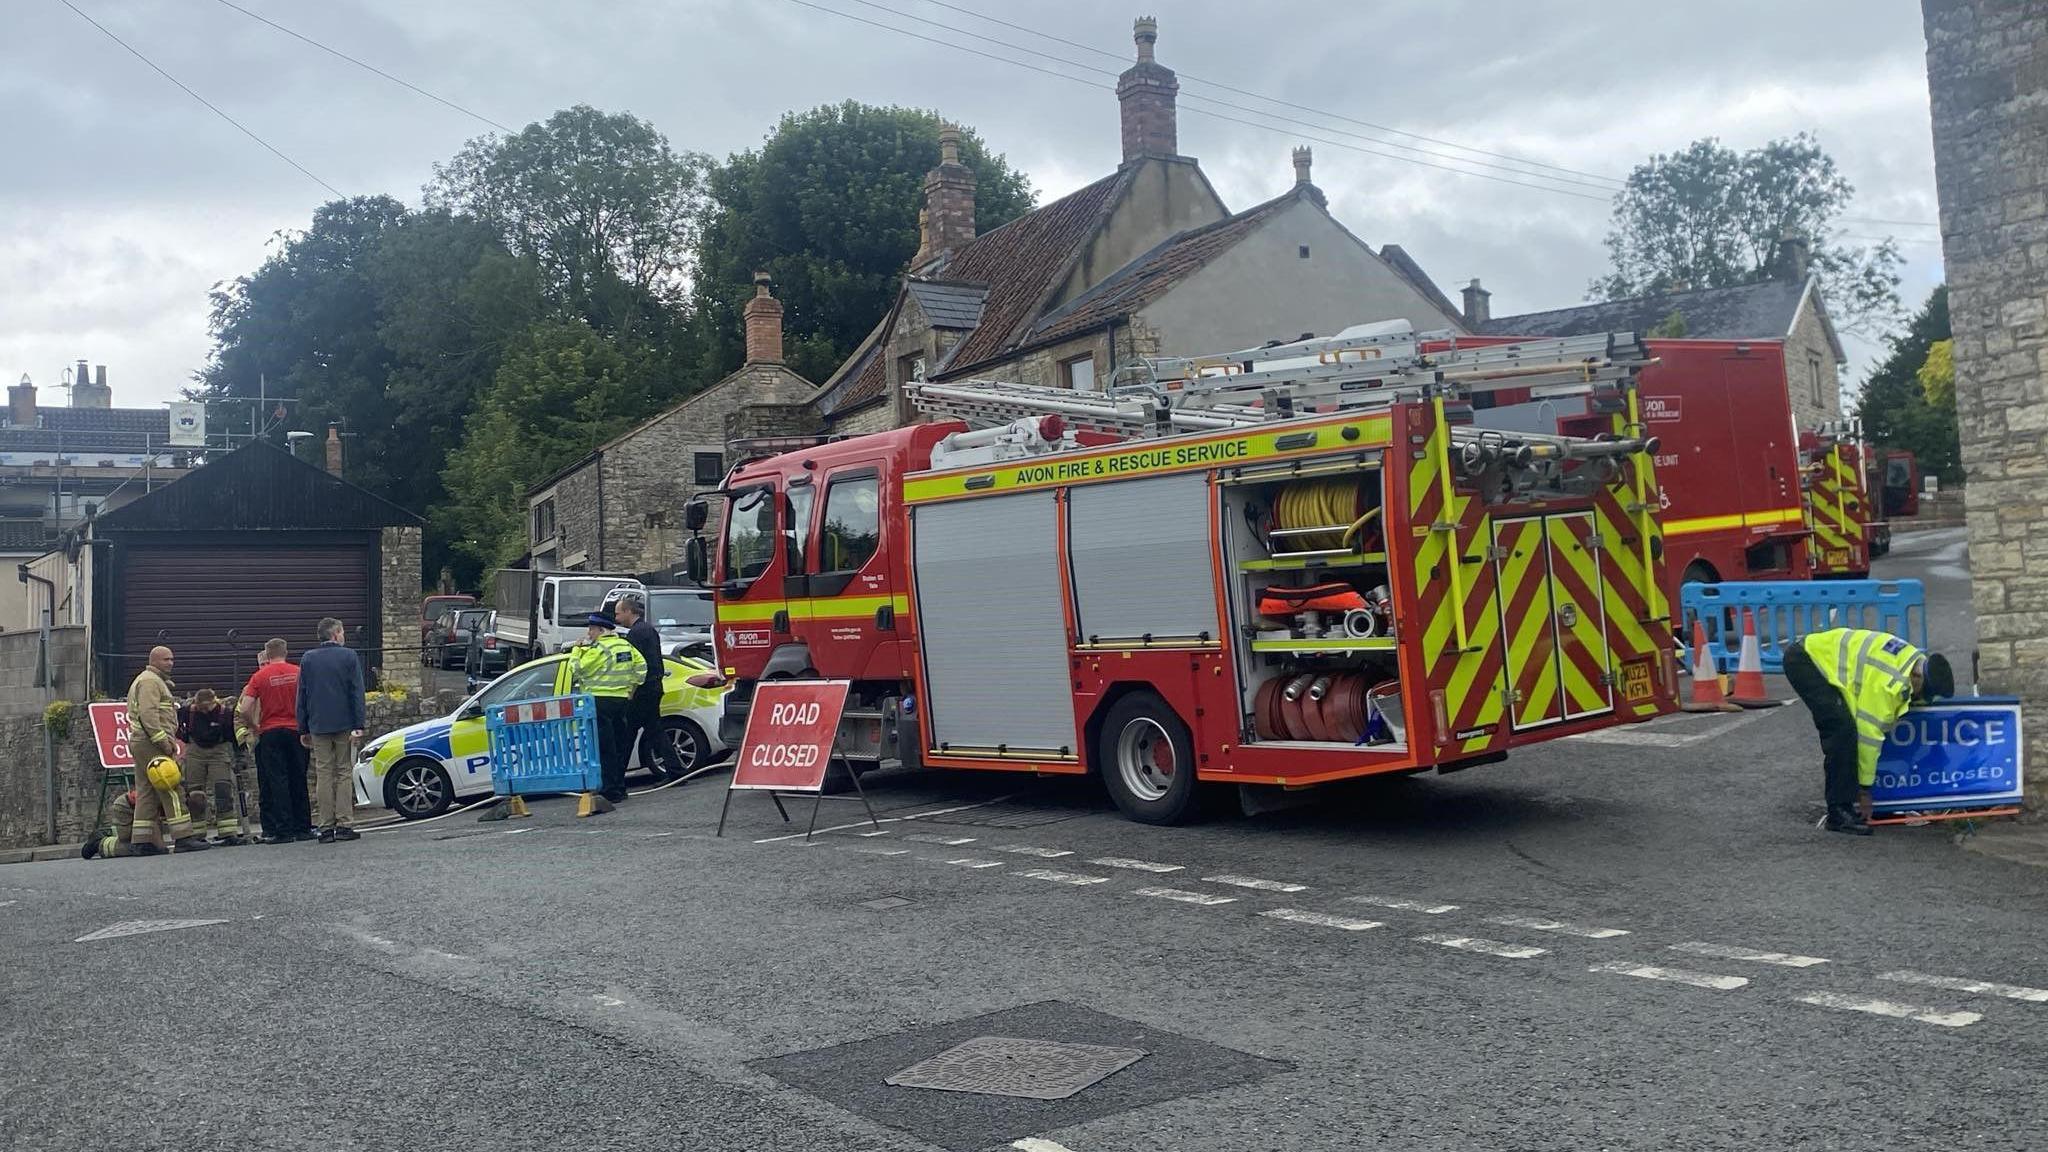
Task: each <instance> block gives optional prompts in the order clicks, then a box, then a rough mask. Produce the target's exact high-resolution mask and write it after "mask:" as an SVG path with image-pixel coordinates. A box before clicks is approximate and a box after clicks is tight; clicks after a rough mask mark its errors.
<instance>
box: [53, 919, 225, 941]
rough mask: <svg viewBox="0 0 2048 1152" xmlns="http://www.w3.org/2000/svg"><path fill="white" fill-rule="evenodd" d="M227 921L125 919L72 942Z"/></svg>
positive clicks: (109, 938)
mask: <svg viewBox="0 0 2048 1152" xmlns="http://www.w3.org/2000/svg"><path fill="white" fill-rule="evenodd" d="M225 923H227V921H225V920H123V921H121V922H120V923H119V924H109V925H107V926H106V927H105V928H102V929H100V930H99V931H97V932H88V933H86V934H85V935H83V936H80V937H79V938H78V939H76V940H73V941H72V943H73V944H83V943H85V942H86V941H88V940H112V939H114V938H115V937H118V936H140V935H142V934H143V933H145V932H174V931H176V930H178V929H180V928H204V927H206V926H207V925H208V924H225Z"/></svg>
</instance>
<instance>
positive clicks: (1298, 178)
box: [1294, 144, 1330, 207]
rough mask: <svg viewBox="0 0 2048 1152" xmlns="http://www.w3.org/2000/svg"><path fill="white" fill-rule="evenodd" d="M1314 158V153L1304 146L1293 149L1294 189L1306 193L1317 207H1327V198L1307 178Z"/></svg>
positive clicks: (1313, 182)
mask: <svg viewBox="0 0 2048 1152" xmlns="http://www.w3.org/2000/svg"><path fill="white" fill-rule="evenodd" d="M1315 158H1316V154H1315V151H1314V150H1313V149H1311V148H1310V147H1309V146H1308V145H1306V144H1302V145H1300V146H1298V147H1296V148H1295V149H1294V187H1295V189H1296V190H1297V191H1300V192H1305V193H1307V194H1308V198H1309V199H1311V200H1313V201H1315V202H1316V203H1317V204H1318V205H1321V206H1324V207H1327V206H1328V205H1329V203H1330V201H1329V198H1328V197H1326V196H1324V195H1323V190H1322V189H1321V188H1318V187H1316V185H1315V181H1313V180H1310V179H1309V177H1308V173H1309V168H1310V167H1311V166H1313V165H1314V163H1315Z"/></svg>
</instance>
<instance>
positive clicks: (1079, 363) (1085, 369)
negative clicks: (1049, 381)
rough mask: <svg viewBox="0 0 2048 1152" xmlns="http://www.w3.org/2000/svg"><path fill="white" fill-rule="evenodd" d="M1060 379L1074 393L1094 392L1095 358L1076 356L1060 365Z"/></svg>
mask: <svg viewBox="0 0 2048 1152" xmlns="http://www.w3.org/2000/svg"><path fill="white" fill-rule="evenodd" d="M1060 379H1061V380H1062V381H1064V382H1065V383H1066V386H1067V387H1069V388H1072V389H1073V390H1074V391H1076V392H1093V391H1095V357H1094V356H1076V357H1074V358H1073V359H1072V360H1068V361H1065V362H1063V363H1062V364H1061V365H1060Z"/></svg>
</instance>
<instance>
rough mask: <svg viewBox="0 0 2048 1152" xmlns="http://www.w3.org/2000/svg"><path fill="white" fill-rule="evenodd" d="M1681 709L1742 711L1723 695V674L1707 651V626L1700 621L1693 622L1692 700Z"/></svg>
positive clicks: (1689, 710)
mask: <svg viewBox="0 0 2048 1152" xmlns="http://www.w3.org/2000/svg"><path fill="white" fill-rule="evenodd" d="M1679 708H1680V709H1681V710H1682V711H1686V712H1740V711H1741V709H1740V708H1737V707H1736V706H1735V705H1733V704H1730V703H1729V702H1728V698H1727V697H1726V696H1723V695H1722V694H1721V672H1720V669H1718V668H1715V667H1714V657H1713V654H1712V653H1710V652H1708V651H1707V626H1706V624H1705V622H1703V621H1701V620H1698V619H1695V620H1694V621H1693V622H1692V693H1691V698H1690V699H1688V700H1687V701H1686V702H1685V703H1683V704H1681V705H1679Z"/></svg>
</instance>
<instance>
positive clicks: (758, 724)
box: [732, 680, 849, 792]
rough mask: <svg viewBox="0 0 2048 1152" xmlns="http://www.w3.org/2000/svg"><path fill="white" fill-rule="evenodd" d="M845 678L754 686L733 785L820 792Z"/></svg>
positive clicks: (836, 730)
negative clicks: (752, 703)
mask: <svg viewBox="0 0 2048 1152" xmlns="http://www.w3.org/2000/svg"><path fill="white" fill-rule="evenodd" d="M848 683H849V682H848V681H845V680H769V681H763V682H762V683H761V684H760V685H759V686H757V687H756V688H755V689H754V706H753V708H752V709H751V710H750V711H749V712H748V713H747V734H746V736H745V737H744V738H742V739H741V740H740V755H739V759H738V761H736V762H735V764H734V766H733V773H732V787H734V788H754V789H767V790H772V791H777V792H823V791H824V789H825V771H826V769H827V768H829V767H830V766H831V764H832V743H833V740H834V738H835V737H837V736H838V734H839V714H840V713H841V712H842V711H844V710H845V708H846V689H847V685H848Z"/></svg>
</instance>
